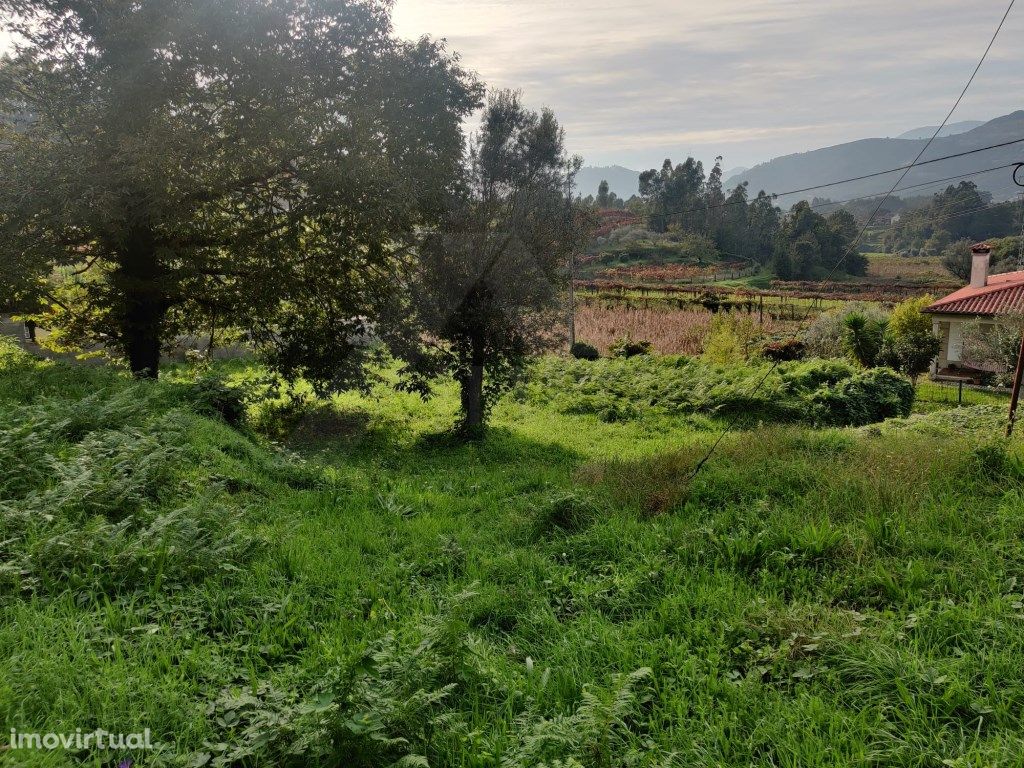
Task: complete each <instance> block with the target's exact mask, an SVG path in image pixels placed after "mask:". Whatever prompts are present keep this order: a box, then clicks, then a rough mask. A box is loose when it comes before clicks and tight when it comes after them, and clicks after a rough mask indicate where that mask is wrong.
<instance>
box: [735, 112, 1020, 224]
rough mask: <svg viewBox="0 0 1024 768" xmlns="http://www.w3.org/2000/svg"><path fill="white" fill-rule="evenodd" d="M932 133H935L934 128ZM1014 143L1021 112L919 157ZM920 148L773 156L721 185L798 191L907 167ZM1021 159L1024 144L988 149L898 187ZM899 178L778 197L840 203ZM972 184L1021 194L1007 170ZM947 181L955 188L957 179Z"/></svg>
mask: <svg viewBox="0 0 1024 768" xmlns="http://www.w3.org/2000/svg"><path fill="white" fill-rule="evenodd" d="M918 130H925V129H918ZM931 130H932V131H933V132H934V130H935V129H934V128H932V129H931ZM911 133H913V132H911ZM929 135H930V134H929ZM1014 139H1024V110H1020V111H1017V112H1014V113H1012V114H1009V115H1005V116H1003V117H997V118H996V119H995V120H989V121H988V122H987V123H983V124H982V125H979V126H978V127H976V128H973V129H971V130H968V131H966V132H963V133H957V134H954V135H951V136H944V137H942V138H937V139H936V140H935V141H934V142H932V145H931V146H930V147H929V148H928V151H927V152H926V153H925V155H924V157H922V158H921V159H922V160H928V159H930V158H936V157H943V156H945V155H952V154H956V153H959V152H966V151H968V150H972V149H978V148H980V147H985V146H989V145H991V144H998V143H1000V142H1004V141H1012V140H1014ZM924 144H925V139H861V140H860V141H852V142H849V143H847V144H838V145H836V146H832V147H824V148H823V149H816V150H813V151H811V152H801V153H799V154H795V155H786V156H785V157H778V158H775V159H774V160H771V161H770V162H767V163H761V164H760V165H755V166H754V167H753V168H751V169H749V170H747V171H744V172H743V173H739V174H736V175H734V176H732V177H731V178H729V179H727V180H726V182H725V186H726V188H727V189H731V188H733V187H735V186H736V185H737V184H738V183H740V182H741V181H747V182H749V184H750V194H751V195H753V194H756V193H757V192H758V191H759V190H762V189H763V190H765V191H766V192H774V193H779V192H783V191H785V190H789V189H801V188H803V187H810V186H814V185H817V184H824V183H826V182H831V181H835V180H838V179H844V178H849V177H852V176H862V175H864V174H868V173H873V172H875V171H884V170H885V169H887V168H895V167H897V166H900V165H908V164H910V163H911V162H912V161H913V160H914V157H915V156H916V155H917V153H918V152H920V151H921V148H922V147H923V146H924ZM1022 157H1024V143H1022V144H1015V145H1011V146H1008V147H1001V148H998V149H990V150H986V151H984V152H978V153H976V154H973V155H967V156H966V157H958V158H954V159H952V160H943V161H942V162H938V163H932V164H930V165H925V166H922V167H921V168H915V169H913V170H912V171H911V172H910V173H909V174H907V177H906V178H905V179H904V180H903V182H902V183H901V185H900V186H901V187H906V186H908V185H911V184H921V183H924V182H928V181H934V180H936V179H942V178H945V177H949V176H956V175H959V174H963V173H968V172H972V171H977V170H982V169H986V168H992V167H995V166H999V165H1004V164H1008V163H1014V162H1017V161H1019V160H1020V159H1021V158H1022ZM898 177H899V172H898V171H897V172H893V173H887V174H885V175H882V176H876V177H874V178H871V179H865V180H863V181H855V182H849V183H846V184H840V185H836V186H832V187H826V188H824V189H816V190H812V191H810V192H807V193H804V194H798V195H788V196H786V197H781V198H780V199H779V203H780V205H782V206H784V207H788V206H790V205H792V204H793V203H795V202H797V201H798V200H801V199H810V198H812V197H829V198H831V199H833V200H845V199H848V198H851V197H858V196H860V195H869V194H884V193H885V192H888V190H889V187H891V186H892V184H893V183H894V182H895V181H896V179H897V178H898ZM971 180H972V181H974V182H975V183H976V184H977V185H978V188H979V189H982V190H987V191H989V192H991V193H992V196H993V198H994V199H995V200H1008V199H1010V198H1012V197H1015V196H1016V194H1017V193H1018V192H1020V189H1019V188H1018V187H1016V186H1014V184H1013V181H1012V179H1011V178H1010V173H1009V171H1008V170H1002V171H995V172H992V173H986V174H981V175H978V176H973V177H971ZM949 183H953V184H955V183H958V181H953V182H949ZM944 186H945V185H944V184H942V185H939V184H937V185H936V186H934V187H924V188H920V189H914V190H910V191H908V192H907V193H906V196H913V195H931V194H933V193H934V192H937V191H940V190H941V189H943V188H944Z"/></svg>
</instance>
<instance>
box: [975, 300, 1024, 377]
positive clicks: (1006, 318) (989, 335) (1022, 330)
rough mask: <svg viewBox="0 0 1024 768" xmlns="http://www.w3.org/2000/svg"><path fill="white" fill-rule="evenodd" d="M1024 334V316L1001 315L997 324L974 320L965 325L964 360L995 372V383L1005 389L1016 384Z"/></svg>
mask: <svg viewBox="0 0 1024 768" xmlns="http://www.w3.org/2000/svg"><path fill="white" fill-rule="evenodd" d="M1022 334H1024V314H1022V313H1020V312H1015V313H1010V314H1006V315H999V316H998V317H996V318H995V322H994V323H983V322H981V321H979V320H972V321H970V322H968V323H965V324H964V329H963V341H964V349H963V351H964V360H966V361H969V362H970V364H972V365H977V366H984V367H986V368H992V369H993V370H994V371H995V372H996V375H995V380H996V382H997V383H999V384H1001V385H1003V386H1009V385H1010V384H1011V383H1012V381H1013V372H1014V369H1015V368H1016V367H1017V355H1018V354H1019V352H1020V342H1021V335H1022Z"/></svg>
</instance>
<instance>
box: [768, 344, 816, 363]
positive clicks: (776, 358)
mask: <svg viewBox="0 0 1024 768" xmlns="http://www.w3.org/2000/svg"><path fill="white" fill-rule="evenodd" d="M761 354H762V355H764V357H765V359H767V360H771V361H772V362H776V363H784V362H787V361H790V360H803V358H804V355H806V354H807V345H806V344H804V343H803V342H802V341H800V339H784V340H783V341H772V342H769V343H768V344H765V345H764V347H763V348H762V349H761Z"/></svg>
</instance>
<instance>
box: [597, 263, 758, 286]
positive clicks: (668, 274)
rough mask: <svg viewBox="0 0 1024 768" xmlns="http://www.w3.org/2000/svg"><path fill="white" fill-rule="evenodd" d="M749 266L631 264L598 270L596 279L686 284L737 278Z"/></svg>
mask: <svg viewBox="0 0 1024 768" xmlns="http://www.w3.org/2000/svg"><path fill="white" fill-rule="evenodd" d="M749 268H750V265H749V264H747V263H745V262H730V263H727V264H708V265H704V266H700V265H697V264H633V265H630V266H623V267H608V268H606V269H602V270H600V271H599V272H598V273H597V274H598V277H599V278H601V279H604V280H623V281H626V282H631V283H636V282H654V283H660V282H664V283H673V282H686V281H689V280H693V279H695V278H702V277H705V278H713V277H718V278H725V277H729V278H738V277H740V276H741V275H742V274H744V270H748V271H749Z"/></svg>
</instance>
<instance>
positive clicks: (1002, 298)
mask: <svg viewBox="0 0 1024 768" xmlns="http://www.w3.org/2000/svg"><path fill="white" fill-rule="evenodd" d="M925 312H931V313H933V314H952V315H998V314H1004V313H1007V312H1024V271H1022V272H1004V273H1003V274H1001V275H991V276H989V278H988V282H987V283H986V284H985V285H983V286H981V287H979V288H972V287H971V286H969V285H967V286H964V287H963V288H961V289H960V290H958V291H954V292H953V293H951V294H949V295H948V296H943V297H942V298H941V299H939V300H938V301H936V302H935V303H933V304H931V305H930V306H928V307H927V308H926V309H925Z"/></svg>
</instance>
